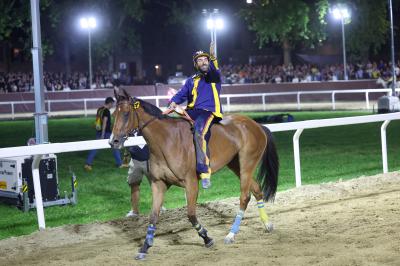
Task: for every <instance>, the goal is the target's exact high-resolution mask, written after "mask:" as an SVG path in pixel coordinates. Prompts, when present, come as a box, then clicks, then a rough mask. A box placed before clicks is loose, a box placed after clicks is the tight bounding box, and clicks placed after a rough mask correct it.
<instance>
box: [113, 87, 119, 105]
mask: <svg viewBox="0 0 400 266" xmlns="http://www.w3.org/2000/svg"><path fill="white" fill-rule="evenodd" d="M114 96H115V99H116V100H117V102H118V101H119V88H118V87H114Z"/></svg>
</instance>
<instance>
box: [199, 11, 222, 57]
mask: <svg viewBox="0 0 400 266" xmlns="http://www.w3.org/2000/svg"><path fill="white" fill-rule="evenodd" d="M218 14H219V11H218V9H216V8H215V9H214V10H213V11H208V10H207V9H203V15H205V16H208V19H207V29H209V30H210V33H211V42H212V43H214V51H213V52H214V55H215V57H217V30H221V29H223V28H224V21H223V20H222V18H220V17H218Z"/></svg>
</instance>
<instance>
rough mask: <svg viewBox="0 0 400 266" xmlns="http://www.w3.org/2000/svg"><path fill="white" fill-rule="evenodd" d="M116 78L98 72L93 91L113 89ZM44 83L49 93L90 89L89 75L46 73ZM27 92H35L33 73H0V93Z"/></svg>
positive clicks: (103, 72) (94, 77)
mask: <svg viewBox="0 0 400 266" xmlns="http://www.w3.org/2000/svg"><path fill="white" fill-rule="evenodd" d="M115 78H116V77H114V76H113V75H112V74H110V73H108V72H105V71H101V72H97V73H95V74H94V75H93V83H92V89H96V88H99V89H100V88H113V87H114V85H113V84H114V80H115ZM43 82H44V86H45V88H46V90H47V91H70V90H83V89H89V87H90V84H89V75H88V74H87V73H80V72H73V73H71V75H66V74H65V73H54V72H44V73H43ZM25 91H33V74H32V73H24V72H16V73H0V93H1V92H25Z"/></svg>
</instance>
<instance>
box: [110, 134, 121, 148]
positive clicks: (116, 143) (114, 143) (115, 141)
mask: <svg viewBox="0 0 400 266" xmlns="http://www.w3.org/2000/svg"><path fill="white" fill-rule="evenodd" d="M123 143H124V142H123V141H122V138H116V137H115V136H114V134H111V136H110V138H109V139H108V144H110V146H111V148H113V149H121V148H122V145H123Z"/></svg>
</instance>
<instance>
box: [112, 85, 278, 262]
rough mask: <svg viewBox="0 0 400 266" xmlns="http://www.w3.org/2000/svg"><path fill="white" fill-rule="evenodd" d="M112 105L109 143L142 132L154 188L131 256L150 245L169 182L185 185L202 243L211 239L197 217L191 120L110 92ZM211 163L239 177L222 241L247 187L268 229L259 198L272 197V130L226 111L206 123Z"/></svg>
mask: <svg viewBox="0 0 400 266" xmlns="http://www.w3.org/2000/svg"><path fill="white" fill-rule="evenodd" d="M115 96H116V98H117V107H116V110H115V113H114V115H115V124H114V128H113V134H112V135H111V137H110V140H109V143H110V145H111V146H112V147H113V148H121V147H122V145H123V142H124V141H125V140H126V139H127V138H128V137H129V136H130V135H132V134H133V133H134V132H135V131H141V132H142V134H143V137H144V139H145V140H146V142H147V144H148V145H149V149H150V175H151V179H152V184H151V189H152V193H153V207H152V212H151V215H150V224H149V226H148V229H147V235H146V239H145V241H144V244H143V246H142V248H141V249H140V250H139V253H138V255H137V256H136V259H144V258H145V256H146V254H147V252H148V249H149V248H150V247H151V246H152V245H153V239H154V232H155V229H156V228H155V225H156V223H157V220H158V216H159V213H160V208H161V205H162V203H163V198H164V194H165V192H166V190H167V189H168V188H169V187H170V186H171V185H176V186H180V187H183V188H185V191H186V200H187V212H188V214H187V215H188V218H189V221H190V222H191V224H192V225H193V227H194V228H195V229H196V230H197V232H198V234H199V236H201V237H202V238H203V240H204V243H205V246H206V247H211V246H212V245H213V243H214V241H213V240H212V239H211V238H210V237H208V235H207V230H206V229H205V228H204V227H203V226H202V225H200V224H199V222H198V221H197V217H196V201H197V195H198V189H199V184H198V177H197V174H196V158H195V146H194V143H193V133H192V131H191V124H190V123H189V122H188V121H186V120H184V119H181V118H172V117H168V116H165V115H163V114H162V112H161V110H160V109H158V108H157V107H156V106H154V105H151V104H150V103H147V102H144V101H142V100H139V99H137V98H132V97H130V96H129V95H128V94H127V92H126V91H125V90H123V95H118V94H117V93H115ZM209 150H210V158H211V160H210V164H211V169H212V172H213V173H215V172H217V171H218V170H220V169H221V168H223V167H224V166H226V165H227V166H228V167H229V168H230V169H231V170H232V171H233V172H234V173H235V174H236V175H237V176H238V177H239V178H240V210H239V211H238V214H237V215H236V218H235V221H234V223H233V224H232V227H231V230H230V232H229V234H228V235H227V236H226V237H225V243H227V244H228V243H232V242H233V241H234V236H235V235H236V234H237V233H238V231H239V225H240V222H241V219H242V217H243V215H244V211H245V210H246V208H247V205H248V203H249V201H250V192H251V193H252V194H253V195H254V197H255V198H256V200H257V206H258V208H259V214H260V218H261V220H262V222H263V224H264V225H265V228H266V230H267V231H271V230H272V224H271V223H269V221H268V216H267V214H266V212H265V209H264V201H267V200H273V198H274V196H275V193H276V188H277V182H278V171H279V160H278V154H277V152H276V148H275V144H274V142H273V139H272V134H271V132H270V131H269V130H268V129H267V128H265V127H262V126H260V125H259V124H257V123H256V122H255V121H253V120H251V119H250V118H248V117H245V116H241V115H227V116H225V118H224V119H223V120H221V122H220V123H218V124H214V125H213V126H212V128H211V139H210V142H209ZM259 163H260V169H259V171H258V175H257V181H258V182H256V181H255V180H254V179H253V176H254V174H255V172H256V168H257V165H258V164H259Z"/></svg>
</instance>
